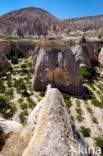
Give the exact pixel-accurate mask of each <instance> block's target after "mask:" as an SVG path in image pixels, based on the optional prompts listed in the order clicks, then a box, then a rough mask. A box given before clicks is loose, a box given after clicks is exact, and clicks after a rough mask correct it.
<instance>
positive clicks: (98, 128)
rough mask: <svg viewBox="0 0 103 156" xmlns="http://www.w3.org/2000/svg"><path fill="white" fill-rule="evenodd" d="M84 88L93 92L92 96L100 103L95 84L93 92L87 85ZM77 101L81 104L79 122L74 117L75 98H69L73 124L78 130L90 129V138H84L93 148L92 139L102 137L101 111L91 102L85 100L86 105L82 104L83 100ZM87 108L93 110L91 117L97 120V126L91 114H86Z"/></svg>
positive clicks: (102, 113)
mask: <svg viewBox="0 0 103 156" xmlns="http://www.w3.org/2000/svg"><path fill="white" fill-rule="evenodd" d="M97 84H98V83H97ZM102 84H103V83H102ZM86 86H87V87H88V88H89V89H90V90H91V91H92V92H93V94H94V95H95V96H96V99H97V100H98V101H101V98H100V96H99V95H98V94H97V93H96V91H97V90H99V91H101V90H100V89H99V88H98V87H97V85H96V84H95V85H94V87H95V91H94V90H93V89H92V88H91V87H90V86H88V85H86ZM79 101H80V102H81V104H80V108H81V109H82V110H83V117H84V120H83V121H81V122H79V121H77V119H76V116H77V112H76V108H77V104H76V98H74V97H72V98H71V102H72V106H71V108H70V110H71V115H73V116H74V118H75V120H74V122H75V124H76V126H77V128H78V129H79V128H80V126H84V127H86V128H90V129H91V137H89V138H85V139H86V141H87V142H88V143H89V144H90V146H92V147H93V146H94V139H93V138H95V137H98V136H101V135H103V109H101V108H99V107H96V106H94V105H93V104H92V102H91V100H87V102H86V103H85V102H84V100H81V99H79ZM87 107H90V108H91V109H92V110H93V114H92V115H93V116H94V117H95V118H96V119H97V121H98V124H96V123H93V121H92V116H91V113H90V112H88V110H87Z"/></svg>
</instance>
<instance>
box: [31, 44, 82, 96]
mask: <svg viewBox="0 0 103 156" xmlns="http://www.w3.org/2000/svg"><path fill="white" fill-rule="evenodd" d="M54 43H55V42H54ZM54 45H55V44H51V45H49V43H42V44H41V45H40V46H39V47H38V48H37V49H36V51H35V52H34V58H33V65H34V89H35V90H46V86H47V85H48V84H51V85H52V87H56V88H58V89H60V90H61V91H64V92H68V93H70V94H74V95H79V94H81V91H82V87H81V80H80V73H79V68H78V64H77V62H76V61H75V58H74V56H73V54H72V52H71V50H70V49H69V48H67V47H65V46H64V44H63V46H64V47H63V46H62V45H61V46H60V45H59V46H58V44H57V45H55V46H54Z"/></svg>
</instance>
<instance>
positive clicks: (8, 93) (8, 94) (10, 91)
mask: <svg viewBox="0 0 103 156" xmlns="http://www.w3.org/2000/svg"><path fill="white" fill-rule="evenodd" d="M13 94H14V90H13V89H8V90H7V91H6V93H5V95H6V96H13Z"/></svg>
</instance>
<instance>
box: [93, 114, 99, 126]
mask: <svg viewBox="0 0 103 156" xmlns="http://www.w3.org/2000/svg"><path fill="white" fill-rule="evenodd" d="M92 121H93V123H95V124H98V121H97V118H96V117H94V116H93V115H92Z"/></svg>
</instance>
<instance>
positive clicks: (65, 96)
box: [63, 94, 72, 107]
mask: <svg viewBox="0 0 103 156" xmlns="http://www.w3.org/2000/svg"><path fill="white" fill-rule="evenodd" d="M63 98H64V102H65V104H66V106H67V107H71V106H72V103H71V101H70V95H68V94H63Z"/></svg>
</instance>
